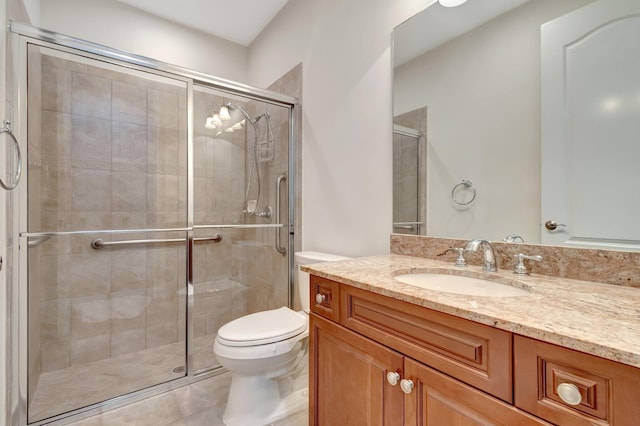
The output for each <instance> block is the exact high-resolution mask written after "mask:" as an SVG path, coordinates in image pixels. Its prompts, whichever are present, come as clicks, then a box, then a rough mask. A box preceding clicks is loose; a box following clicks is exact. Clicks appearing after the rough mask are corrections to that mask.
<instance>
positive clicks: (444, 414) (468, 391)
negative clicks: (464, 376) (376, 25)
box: [404, 358, 549, 426]
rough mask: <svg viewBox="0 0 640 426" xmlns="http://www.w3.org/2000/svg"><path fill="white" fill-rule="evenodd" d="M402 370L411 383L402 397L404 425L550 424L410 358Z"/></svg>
mask: <svg viewBox="0 0 640 426" xmlns="http://www.w3.org/2000/svg"><path fill="white" fill-rule="evenodd" d="M404 372H405V374H404V377H405V378H406V379H408V380H411V381H412V382H413V384H414V388H413V391H412V392H411V393H410V394H408V395H407V396H406V397H405V413H404V415H405V421H404V424H405V426H416V425H420V426H423V425H424V426H426V425H429V426H442V425H455V426H479V425H482V426H487V425H505V426H507V425H508V426H527V425H548V424H549V423H546V422H543V421H542V420H539V419H537V418H535V417H533V416H530V415H529V414H526V413H523V412H521V411H519V410H517V409H516V408H515V407H513V406H511V405H509V404H506V403H504V402H502V401H500V400H498V399H496V398H494V397H492V396H489V395H487V394H485V393H484V392H481V391H479V390H477V389H475V388H472V387H471V386H468V385H465V384H464V383H462V382H459V381H457V380H455V379H452V378H451V377H449V376H446V375H444V374H442V373H439V372H437V371H435V370H432V369H431V368H429V367H427V366H425V365H423V364H420V363H418V362H416V361H413V360H412V359H410V358H405V364H404Z"/></svg>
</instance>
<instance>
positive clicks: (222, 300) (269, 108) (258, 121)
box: [192, 85, 290, 371]
mask: <svg viewBox="0 0 640 426" xmlns="http://www.w3.org/2000/svg"><path fill="white" fill-rule="evenodd" d="M193 103H194V114H193V115H194V120H193V123H194V129H193V134H194V147H193V151H194V215H195V225H194V228H195V243H194V250H193V253H194V254H193V289H194V298H193V299H194V300H193V315H192V319H193V336H194V339H193V355H194V356H193V366H194V369H195V370H196V371H203V370H207V369H211V368H214V367H216V366H219V363H218V362H217V360H216V359H215V355H214V353H213V342H214V339H215V336H216V334H217V332H218V328H219V327H221V326H222V325H224V324H225V323H227V322H229V321H231V320H233V319H235V318H238V317H240V316H243V315H246V314H249V313H253V312H258V311H264V310H268V309H276V308H279V307H282V306H287V305H288V297H289V284H288V283H289V257H288V254H289V244H288V240H289V238H288V237H289V233H288V224H289V218H288V208H289V204H288V191H287V183H288V182H287V180H286V177H287V174H286V173H287V171H288V169H289V128H290V109H289V108H288V107H284V106H280V105H274V104H271V103H268V102H264V101H259V100H255V99H250V98H248V97H243V96H238V95H232V94H229V93H226V92H222V91H220V90H215V89H213V88H210V87H205V86H200V85H195V87H194V94H193ZM221 110H222V111H221ZM283 176H284V177H283ZM278 182H280V183H279V185H280V188H278V187H277V185H278ZM278 193H279V194H278ZM277 195H279V197H277ZM276 210H277V212H276ZM276 213H278V215H276ZM278 216H279V217H278ZM215 235H219V236H220V238H221V240H220V241H218V242H216V243H210V242H208V241H204V242H200V238H211V237H214V236H215ZM276 244H278V247H276ZM278 248H279V250H278Z"/></svg>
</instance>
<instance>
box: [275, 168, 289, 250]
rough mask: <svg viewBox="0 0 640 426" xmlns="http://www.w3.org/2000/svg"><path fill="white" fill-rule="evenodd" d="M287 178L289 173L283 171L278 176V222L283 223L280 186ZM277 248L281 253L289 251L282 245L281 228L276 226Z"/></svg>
mask: <svg viewBox="0 0 640 426" xmlns="http://www.w3.org/2000/svg"><path fill="white" fill-rule="evenodd" d="M286 180H287V174H286V173H283V174H281V175H280V176H278V179H276V212H275V213H276V214H275V216H276V221H277V223H278V224H282V219H281V218H280V198H281V194H280V187H281V186H282V182H284V181H286ZM275 231H276V250H277V251H278V253H280V254H281V255H283V256H284V255H285V254H286V253H287V248H286V247H282V246H281V245H280V228H276V229H275Z"/></svg>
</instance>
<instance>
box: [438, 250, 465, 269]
mask: <svg viewBox="0 0 640 426" xmlns="http://www.w3.org/2000/svg"><path fill="white" fill-rule="evenodd" d="M450 251H454V252H456V253H458V257H457V258H456V261H455V262H454V263H453V264H454V266H457V267H458V268H466V267H467V260H466V259H465V258H464V252H465V249H464V248H462V247H455V248H454V247H450V248H448V249H446V250H445V251H443V252H442V253H440V254H438V255H437V256H442V255H445V254H447V253H449V252H450Z"/></svg>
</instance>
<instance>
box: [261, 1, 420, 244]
mask: <svg viewBox="0 0 640 426" xmlns="http://www.w3.org/2000/svg"><path fill="white" fill-rule="evenodd" d="M428 3H430V2H429V1H424V0H423V1H415V0H414V1H411V0H401V1H399V0H349V1H345V0H323V1H319V0H295V1H290V2H289V4H287V6H285V8H284V9H283V10H282V11H281V13H280V14H279V15H278V16H277V17H276V19H275V20H274V21H273V22H272V23H271V24H270V25H269V27H267V29H266V30H265V31H264V32H263V33H262V34H261V35H260V36H259V37H258V39H257V40H256V41H254V43H253V44H252V45H251V46H250V48H249V83H250V84H252V85H254V86H265V85H267V84H268V83H269V82H271V81H273V80H274V79H275V78H277V77H278V76H280V75H282V74H283V73H284V72H286V71H287V70H289V69H290V68H291V67H293V66H294V65H296V64H297V63H300V62H302V64H303V90H302V91H303V95H302V97H303V123H302V124H303V139H302V165H303V166H302V167H303V169H302V174H303V175H302V182H299V184H301V185H302V226H303V231H302V246H303V247H302V248H303V249H305V250H319V251H328V252H334V253H337V254H342V255H348V256H361V255H370V254H379V253H388V251H389V234H390V233H391V223H392V206H391V203H392V173H391V172H392V170H391V166H392V164H391V163H392V158H391V156H392V150H391V140H392V135H391V127H392V118H391V115H392V109H391V68H392V66H391V49H390V44H391V32H392V30H393V27H394V26H396V25H398V24H399V23H401V22H402V21H403V20H405V19H407V18H408V17H410V16H412V15H413V14H415V13H416V12H418V11H419V10H421V9H422V8H424V7H425V6H426V4H428Z"/></svg>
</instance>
